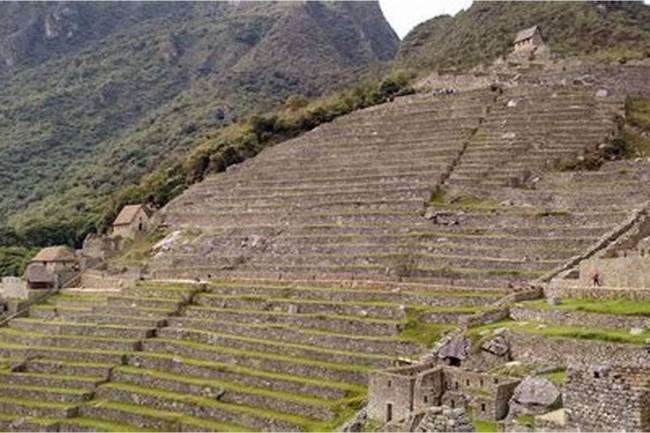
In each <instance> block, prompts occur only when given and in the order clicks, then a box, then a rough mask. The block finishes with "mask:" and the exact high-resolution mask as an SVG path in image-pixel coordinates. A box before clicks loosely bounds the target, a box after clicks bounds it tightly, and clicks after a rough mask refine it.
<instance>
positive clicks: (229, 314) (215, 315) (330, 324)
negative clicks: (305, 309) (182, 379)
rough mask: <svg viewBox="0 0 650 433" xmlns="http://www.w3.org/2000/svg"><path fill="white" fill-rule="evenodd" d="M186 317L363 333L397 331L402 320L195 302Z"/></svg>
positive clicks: (383, 333) (386, 333) (390, 332)
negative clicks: (266, 309) (292, 312)
mask: <svg viewBox="0 0 650 433" xmlns="http://www.w3.org/2000/svg"><path fill="white" fill-rule="evenodd" d="M185 316H186V317H192V318H198V319H208V320H232V321H241V322H243V323H267V324H268V323H274V324H285V325H293V326H299V327H302V328H312V329H320V330H327V331H331V332H340V333H345V334H353V333H359V334H362V335H377V336H379V335H384V336H386V335H396V334H397V333H398V332H399V331H400V330H401V329H400V327H401V324H402V322H401V321H399V320H386V319H384V320H378V319H368V318H364V317H354V316H343V315H336V314H323V313H318V314H313V313H311V314H310V313H304V314H291V313H282V312H270V311H260V310H246V309H235V308H216V307H205V306H192V307H188V308H187V309H186V310H185Z"/></svg>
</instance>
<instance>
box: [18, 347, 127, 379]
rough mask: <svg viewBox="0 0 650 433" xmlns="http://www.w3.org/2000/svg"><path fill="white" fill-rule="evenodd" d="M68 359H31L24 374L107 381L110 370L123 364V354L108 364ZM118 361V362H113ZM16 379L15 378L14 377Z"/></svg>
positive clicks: (26, 364)
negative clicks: (116, 364)
mask: <svg viewBox="0 0 650 433" xmlns="http://www.w3.org/2000/svg"><path fill="white" fill-rule="evenodd" d="M72 359H73V360H66V359H48V358H31V359H28V360H27V361H26V362H25V364H24V372H25V373H26V374H29V375H32V376H38V375H45V376H46V377H48V378H58V379H61V380H64V379H62V377H66V378H68V377H76V378H77V379H78V380H80V381H82V382H85V381H86V380H89V381H90V380H95V378H98V379H100V380H107V379H108V376H109V373H110V370H111V368H112V367H113V365H114V364H115V363H118V364H120V363H122V362H123V360H124V356H122V355H121V354H120V355H119V357H117V358H116V359H114V360H113V359H111V360H108V362H85V361H78V360H74V358H72ZM111 361H116V362H111ZM14 377H15V376H14Z"/></svg>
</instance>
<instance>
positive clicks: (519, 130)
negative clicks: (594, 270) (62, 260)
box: [152, 85, 643, 287]
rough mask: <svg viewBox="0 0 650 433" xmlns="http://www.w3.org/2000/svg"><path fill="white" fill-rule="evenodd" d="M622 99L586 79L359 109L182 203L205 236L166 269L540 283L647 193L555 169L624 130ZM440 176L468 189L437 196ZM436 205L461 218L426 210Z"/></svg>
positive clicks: (176, 217) (180, 214)
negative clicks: (599, 93)
mask: <svg viewBox="0 0 650 433" xmlns="http://www.w3.org/2000/svg"><path fill="white" fill-rule="evenodd" d="M511 101H516V106H515V107H512V106H509V105H512V104H513V103H512V102H511ZM622 108H623V101H622V100H621V99H620V98H618V97H605V98H597V97H596V96H595V92H594V90H593V89H589V88H584V87H583V88H580V87H575V88H574V87H538V86H532V85H527V86H520V87H515V88H512V89H506V90H504V91H503V92H499V91H490V90H487V89H486V90H476V91H469V92H464V93H460V94H454V95H444V96H431V95H414V96H409V97H403V98H398V99H397V100H396V101H395V102H393V103H389V104H384V105H381V106H378V107H373V108H371V109H367V110H361V111H359V112H356V113H353V114H351V115H348V116H345V117H343V118H340V119H337V120H336V121H334V122H332V123H331V124H327V125H324V126H321V127H320V128H318V129H316V130H315V131H313V132H311V133H308V134H305V135H304V136H302V137H300V138H298V139H295V140H291V141H288V142H285V143H282V144H279V145H277V146H275V147H274V148H272V149H268V150H266V151H264V152H262V153H261V154H260V155H259V156H258V157H256V158H254V159H252V160H249V161H247V162H245V163H243V164H241V165H240V166H238V167H235V168H234V169H231V170H229V171H228V172H227V173H225V174H220V175H217V176H214V177H212V178H210V179H208V180H206V181H204V182H202V183H201V184H199V185H196V186H194V187H192V188H190V190H189V191H188V192H186V193H185V194H183V195H182V196H181V197H180V198H178V199H176V200H174V201H173V202H172V203H170V204H169V205H168V206H167V207H166V208H165V209H164V210H163V217H164V220H165V222H166V223H167V224H168V225H169V226H170V227H171V228H172V229H175V230H182V229H184V228H192V230H193V231H196V229H199V231H200V234H199V235H198V237H196V238H194V239H193V240H192V241H186V242H181V243H177V244H176V246H175V247H172V248H171V250H169V251H167V252H165V253H162V254H159V255H158V256H157V258H156V259H155V260H154V261H153V263H152V269H153V271H154V275H156V277H158V278H197V277H198V278H203V279H211V278H223V277H228V278H241V277H245V278H249V277H253V278H256V277H259V278H271V279H287V280H291V279H295V278H301V279H341V280H350V279H355V280H376V281H387V280H393V281H397V280H400V281H426V282H428V283H432V284H441V285H454V286H459V287H506V286H508V285H512V284H520V283H523V282H527V281H530V280H532V279H535V278H538V277H540V276H542V275H544V274H545V273H546V272H548V271H550V270H552V269H554V268H556V267H557V266H559V265H561V264H562V263H564V262H565V261H566V260H567V259H568V258H570V257H572V256H574V255H576V254H577V253H578V252H579V251H582V250H584V249H585V248H587V247H588V246H589V245H592V244H593V243H594V242H596V241H597V240H598V239H599V238H600V237H601V236H603V235H604V234H605V233H607V232H608V231H609V230H611V228H612V227H614V226H615V225H616V224H617V223H619V222H621V221H623V220H624V219H625V217H626V215H627V214H628V213H629V212H630V211H631V209H632V208H633V207H634V206H636V205H637V204H638V203H640V202H641V201H643V197H642V196H641V195H642V194H641V193H640V192H639V191H640V189H639V188H637V186H638V185H640V184H639V176H636V175H635V174H634V173H627V172H625V173H622V174H620V175H619V173H618V172H617V176H616V177H615V178H612V179H609V178H608V177H607V176H606V175H601V174H599V172H595V174H593V175H592V174H591V173H590V174H588V175H585V176H583V177H580V175H576V176H575V177H574V178H567V177H566V176H565V175H563V174H562V175H559V174H557V173H554V172H553V173H550V174H546V173H549V170H550V169H551V168H552V166H553V164H552V163H553V162H554V161H555V160H557V159H558V158H560V157H575V156H576V154H578V153H580V152H582V151H584V150H586V149H591V148H595V147H597V146H598V145H599V144H601V143H604V142H605V141H607V140H608V139H609V138H611V136H612V135H613V134H614V133H615V130H616V129H615V125H614V114H615V113H620V112H621V110H622ZM614 170H617V169H614ZM526 173H535V175H536V176H537V177H538V178H541V179H542V181H541V182H540V183H539V187H538V188H536V189H532V188H512V187H509V186H508V184H509V183H510V179H512V178H521V177H522V175H525V174H526ZM603 173H604V171H603ZM545 174H546V175H545ZM556 177H558V178H559V179H560V184H558V183H557V182H555V180H554V179H555V178H556ZM583 178H584V180H583ZM621 179H622V180H623V181H624V182H620V180H621ZM615 183H616V185H614V184H615ZM440 186H443V187H444V188H445V190H446V189H456V190H459V191H460V192H461V193H462V194H461V195H462V196H463V197H461V200H459V201H458V202H457V203H454V202H451V203H447V202H445V201H444V200H443V201H441V200H435V197H432V193H433V192H434V191H436V189H437V188H438V187H440ZM433 196H435V194H433ZM513 197H514V200H510V199H511V198H513ZM431 198H434V200H433V201H432V202H431V203H430V202H429V201H430V199H431ZM610 199H611V200H610ZM504 203H506V204H504ZM427 206H429V210H430V211H433V212H443V213H450V214H451V215H450V216H451V219H452V220H453V223H452V224H448V223H436V222H437V221H436V220H435V219H433V220H430V219H427V218H425V213H428V212H426V208H427ZM447 216H449V215H447Z"/></svg>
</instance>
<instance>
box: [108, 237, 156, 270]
mask: <svg viewBox="0 0 650 433" xmlns="http://www.w3.org/2000/svg"><path fill="white" fill-rule="evenodd" d="M165 236H167V233H165V231H163V230H155V231H153V232H151V233H149V234H147V235H146V236H145V237H144V238H142V239H137V240H134V241H132V242H131V243H129V244H128V245H127V246H126V248H124V250H123V251H121V252H120V253H119V254H117V255H116V256H114V257H112V258H111V259H110V261H111V262H113V263H116V264H120V265H142V264H145V263H146V262H147V261H148V260H149V258H150V256H151V250H152V249H153V247H154V245H156V244H157V243H158V242H160V241H161V240H163V239H164V238H165Z"/></svg>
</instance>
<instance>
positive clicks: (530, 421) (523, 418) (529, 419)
mask: <svg viewBox="0 0 650 433" xmlns="http://www.w3.org/2000/svg"><path fill="white" fill-rule="evenodd" d="M517 422H518V423H519V424H521V425H525V426H526V427H530V428H535V417H534V416H533V415H519V416H518V417H517Z"/></svg>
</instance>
